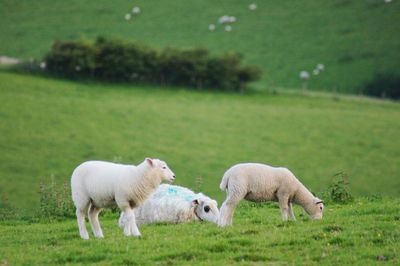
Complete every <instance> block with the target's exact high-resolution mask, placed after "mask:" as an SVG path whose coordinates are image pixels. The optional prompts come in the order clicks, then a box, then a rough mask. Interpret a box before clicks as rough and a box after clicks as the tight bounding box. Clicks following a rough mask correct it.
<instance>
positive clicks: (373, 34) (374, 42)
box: [0, 0, 400, 92]
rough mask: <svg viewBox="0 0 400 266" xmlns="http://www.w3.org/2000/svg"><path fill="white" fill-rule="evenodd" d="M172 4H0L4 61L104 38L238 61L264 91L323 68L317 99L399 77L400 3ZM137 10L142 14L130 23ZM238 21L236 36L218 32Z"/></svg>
mask: <svg viewBox="0 0 400 266" xmlns="http://www.w3.org/2000/svg"><path fill="white" fill-rule="evenodd" d="M252 2H253V1H242V0H220V1H213V0H203V1H195V0H176V1H137V2H135V1H124V0H120V1H107V0H99V1H77V0H73V1H68V2H65V1H57V2H54V1H51V0H40V1H34V2H32V1H18V2H15V1H10V0H1V1H0V6H1V8H0V35H1V36H2V41H1V42H0V54H6V55H10V56H16V57H23V58H29V57H36V58H40V57H41V56H42V55H43V54H44V53H45V52H46V51H48V49H49V47H50V46H51V44H52V42H53V40H55V39H62V40H64V39H81V38H87V39H93V38H95V37H97V36H99V35H103V36H109V37H117V38H121V39H130V40H137V41H140V42H144V43H147V44H150V45H152V46H154V47H165V46H173V47H198V46H202V47H207V48H209V49H210V50H211V51H213V52H215V53H224V52H228V51H237V52H241V53H243V54H244V56H245V61H246V62H247V63H252V64H257V65H260V66H261V67H262V68H263V70H264V74H265V75H264V79H263V80H262V81H261V82H258V83H257V84H256V87H258V88H259V89H265V88H266V87H271V86H273V87H286V88H288V87H289V88H300V87H301V82H300V80H299V77H298V75H299V72H300V71H301V70H308V71H312V70H313V68H314V67H315V66H316V65H317V64H318V63H323V64H324V65H325V66H326V70H325V71H324V72H323V73H321V74H320V75H318V76H314V77H313V78H312V79H311V81H310V82H309V87H310V88H314V89H325V90H336V91H346V92H355V91H356V88H357V87H358V86H359V85H361V84H363V83H364V82H366V81H368V80H369V79H371V78H372V77H373V75H374V73H375V72H392V71H395V72H399V69H400V53H399V49H400V48H399V47H400V29H399V27H398V22H399V21H400V3H399V2H398V1H392V2H390V3H385V1H383V0H362V1H350V0H327V1H317V0H314V1H309V0H287V1H256V3H257V4H258V8H257V9H256V10H255V11H253V12H252V11H250V10H249V9H248V5H249V4H250V3H252ZM135 5H138V6H140V7H141V9H142V13H141V15H140V16H138V17H133V18H132V19H131V20H129V21H126V20H125V19H124V16H125V14H126V13H129V12H130V11H131V9H132V7H133V6H135ZM222 15H233V16H236V18H237V20H238V21H237V22H236V23H235V24H233V30H232V31H231V32H224V30H223V27H221V26H220V25H218V24H217V29H216V31H215V32H210V31H208V25H209V24H210V23H217V20H218V18H219V17H220V16H222Z"/></svg>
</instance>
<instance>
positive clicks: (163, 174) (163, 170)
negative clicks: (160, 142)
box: [146, 158, 175, 182]
mask: <svg viewBox="0 0 400 266" xmlns="http://www.w3.org/2000/svg"><path fill="white" fill-rule="evenodd" d="M146 163H147V164H148V166H150V167H151V168H152V169H153V170H155V171H156V172H157V173H158V177H160V179H161V180H166V181H168V182H172V181H174V180H175V174H174V173H173V172H172V171H171V169H169V167H168V165H167V163H166V162H164V161H161V160H159V159H150V158H146Z"/></svg>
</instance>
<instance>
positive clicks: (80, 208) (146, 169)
mask: <svg viewBox="0 0 400 266" xmlns="http://www.w3.org/2000/svg"><path fill="white" fill-rule="evenodd" d="M174 178H175V175H174V173H173V172H172V171H171V170H170V169H169V168H168V166H167V164H166V163H165V162H163V161H160V160H158V159H149V158H147V159H146V160H145V161H143V162H142V163H141V164H139V165H138V166H134V165H124V164H117V163H112V162H103V161H88V162H84V163H82V164H81V165H79V166H78V167H77V168H76V169H75V170H74V172H73V174H72V177H71V189H72V200H73V201H74V204H75V207H76V215H77V220H78V226H79V232H80V235H81V237H82V238H83V239H89V235H88V233H87V231H86V227H85V222H84V219H85V215H86V213H87V210H88V209H89V220H90V223H91V226H92V229H93V233H94V235H95V236H96V237H103V233H102V230H101V228H100V224H99V221H98V214H99V212H100V211H101V209H102V208H108V207H111V206H115V204H116V205H117V206H118V207H119V208H120V209H121V210H122V211H124V213H125V217H124V219H125V220H126V222H125V227H124V233H125V235H127V236H130V235H134V236H140V232H139V229H138V228H137V225H136V223H135V216H134V213H133V208H136V207H138V206H139V205H140V204H142V203H143V202H144V201H145V200H146V199H147V198H148V197H149V196H150V195H151V193H153V192H154V190H155V189H156V188H157V187H158V186H159V185H160V183H161V181H162V180H168V181H172V180H174Z"/></svg>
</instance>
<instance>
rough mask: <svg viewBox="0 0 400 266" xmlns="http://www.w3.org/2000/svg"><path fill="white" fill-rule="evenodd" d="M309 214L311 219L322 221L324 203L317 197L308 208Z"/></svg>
mask: <svg viewBox="0 0 400 266" xmlns="http://www.w3.org/2000/svg"><path fill="white" fill-rule="evenodd" d="M308 209H309V210H308V211H307V212H308V214H310V216H311V219H313V220H320V219H322V213H323V211H324V202H323V201H322V200H321V199H319V198H317V197H315V198H314V199H313V201H312V203H311V204H310V205H309V207H308Z"/></svg>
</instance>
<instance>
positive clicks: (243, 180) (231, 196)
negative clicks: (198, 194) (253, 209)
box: [218, 163, 324, 226]
mask: <svg viewBox="0 0 400 266" xmlns="http://www.w3.org/2000/svg"><path fill="white" fill-rule="evenodd" d="M220 188H221V190H226V191H227V197H226V200H225V202H224V203H223V204H222V206H221V214H220V218H219V220H218V225H219V226H225V225H230V224H232V216H233V211H234V209H235V207H236V205H237V204H238V203H239V201H241V200H242V199H246V200H249V201H255V202H262V201H278V202H279V207H280V209H281V211H282V220H284V221H285V220H287V219H288V216H290V217H291V218H292V219H293V220H295V216H294V213H293V208H292V202H293V203H296V204H299V205H301V206H302V207H303V208H304V210H305V211H306V212H307V213H308V214H309V215H310V216H311V218H312V219H322V211H323V208H324V205H323V203H322V200H320V199H318V198H316V197H314V196H313V195H312V194H311V192H310V191H308V189H307V188H306V187H305V186H304V185H303V184H302V183H300V181H299V180H298V179H297V178H296V177H295V176H294V175H293V173H292V172H290V171H289V170H288V169H286V168H282V167H278V168H275V167H271V166H269V165H265V164H258V163H244V164H237V165H234V166H233V167H231V168H230V169H228V170H227V171H226V172H225V174H224V177H223V178H222V181H221V184H220Z"/></svg>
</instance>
